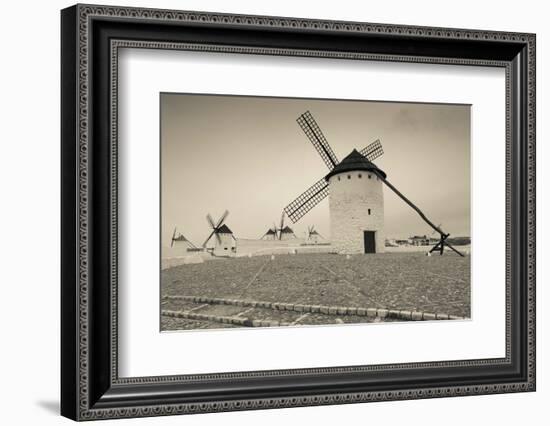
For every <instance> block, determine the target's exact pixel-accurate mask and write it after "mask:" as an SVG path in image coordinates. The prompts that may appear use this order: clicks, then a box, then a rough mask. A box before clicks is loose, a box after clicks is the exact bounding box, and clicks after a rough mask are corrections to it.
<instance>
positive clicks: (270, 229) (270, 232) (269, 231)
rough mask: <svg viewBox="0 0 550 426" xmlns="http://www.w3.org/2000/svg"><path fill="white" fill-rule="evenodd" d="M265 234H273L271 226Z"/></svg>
mask: <svg viewBox="0 0 550 426" xmlns="http://www.w3.org/2000/svg"><path fill="white" fill-rule="evenodd" d="M266 234H275V231H274V230H273V228H269V229H268V230H267V232H266Z"/></svg>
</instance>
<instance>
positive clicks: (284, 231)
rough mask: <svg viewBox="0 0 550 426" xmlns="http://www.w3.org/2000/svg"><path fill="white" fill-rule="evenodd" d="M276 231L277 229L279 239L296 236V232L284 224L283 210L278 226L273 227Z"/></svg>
mask: <svg viewBox="0 0 550 426" xmlns="http://www.w3.org/2000/svg"><path fill="white" fill-rule="evenodd" d="M275 230H276V231H279V240H289V239H291V238H296V234H294V231H293V230H292V228H291V227H290V226H288V225H287V226H285V211H284V210H283V212H282V213H281V222H280V225H279V227H278V228H277V227H275Z"/></svg>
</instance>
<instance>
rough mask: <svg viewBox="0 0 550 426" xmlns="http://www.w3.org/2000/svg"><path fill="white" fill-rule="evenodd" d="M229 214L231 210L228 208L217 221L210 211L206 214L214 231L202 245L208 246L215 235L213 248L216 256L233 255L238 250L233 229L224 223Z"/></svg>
mask: <svg viewBox="0 0 550 426" xmlns="http://www.w3.org/2000/svg"><path fill="white" fill-rule="evenodd" d="M228 215H229V211H227V210H226V211H225V212H224V213H223V214H222V216H221V217H220V218H219V219H218V221H217V222H216V223H214V220H213V219H212V216H210V213H208V214H207V215H206V221H207V222H208V224H209V225H210V227H211V228H212V232H211V233H210V235H209V236H208V238H207V239H206V240H205V241H204V243H203V245H202V247H203V248H206V246H207V244H208V242H209V241H210V239H211V238H212V236H215V237H216V239H215V241H214V249H213V254H214V256H231V255H233V254H234V253H235V252H236V241H237V240H236V239H235V236H234V235H233V232H232V231H231V229H229V227H228V226H227V225H226V224H224V221H225V219H226V218H227V216H228Z"/></svg>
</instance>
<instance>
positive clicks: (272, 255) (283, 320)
mask: <svg viewBox="0 0 550 426" xmlns="http://www.w3.org/2000/svg"><path fill="white" fill-rule="evenodd" d="M159 107H160V157H161V168H160V175H161V176H160V186H161V187H160V191H161V203H160V204H161V205H160V217H161V229H160V283H161V284H160V285H161V289H160V318H161V321H160V324H161V331H178V330H187V331H189V330H207V329H222V328H223V329H229V328H257V327H289V326H292V327H294V326H295V327H303V326H310V327H311V326H328V325H331V326H338V325H344V324H347V325H349V324H366V323H369V324H370V323H396V322H407V321H441V320H447V321H449V320H451V321H452V320H468V319H470V313H471V303H472V300H471V289H470V286H471V282H470V275H471V273H470V271H471V263H470V254H471V250H472V248H471V244H472V236H471V232H470V230H471V218H470V211H471V191H470V185H471V179H470V174H471V170H470V166H471V158H470V139H471V138H470V126H471V118H470V105H467V104H435V103H411V102H384V101H371V100H335V99H306V98H284V97H260V96H258V97H256V96H234V95H211V94H192V93H161V94H160V105H159Z"/></svg>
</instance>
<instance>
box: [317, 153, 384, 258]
mask: <svg viewBox="0 0 550 426" xmlns="http://www.w3.org/2000/svg"><path fill="white" fill-rule="evenodd" d="M374 171H377V172H378V173H380V174H381V175H382V176H384V178H385V177H386V174H385V173H384V172H383V171H382V170H380V169H379V168H378V167H377V166H376V165H374V164H373V163H371V162H370V161H368V160H367V159H366V158H365V157H364V156H362V155H361V154H360V153H359V152H357V150H355V149H354V150H353V151H352V152H351V154H349V155H348V156H347V157H346V158H344V159H343V160H342V161H341V162H340V163H339V164H338V165H337V166H336V167H335V168H334V169H332V171H331V172H330V173H329V174H328V175H326V177H325V179H326V180H327V182H328V185H329V210H330V232H331V244H332V246H333V247H334V248H335V249H336V251H337V252H338V253H341V254H357V253H383V252H384V246H385V237H384V194H383V192H382V181H381V180H380V179H379V177H378V176H377V175H376V174H375V173H374Z"/></svg>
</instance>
